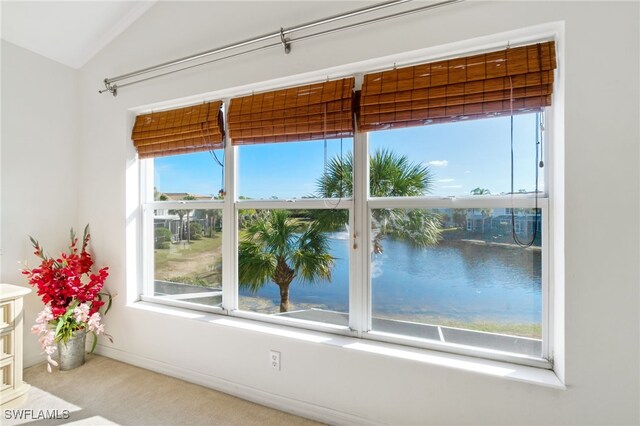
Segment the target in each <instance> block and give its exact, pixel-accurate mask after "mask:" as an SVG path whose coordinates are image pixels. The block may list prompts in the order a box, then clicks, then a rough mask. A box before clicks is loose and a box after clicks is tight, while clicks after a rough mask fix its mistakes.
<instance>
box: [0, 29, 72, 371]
mask: <svg viewBox="0 0 640 426" xmlns="http://www.w3.org/2000/svg"><path fill="white" fill-rule="evenodd" d="M78 76H79V72H78V71H77V70H73V69H71V68H69V67H67V66H65V65H62V64H59V63H57V62H54V61H52V60H50V59H47V58H44V57H42V56H40V55H37V54H35V53H32V52H30V51H28V50H25V49H23V48H21V47H18V46H16V45H14V44H11V43H8V42H6V41H4V40H2V162H1V163H0V173H1V175H2V176H1V179H0V182H1V183H2V187H1V190H0V194H1V196H2V198H1V199H0V209H1V210H2V219H1V220H2V221H1V222H0V229H1V231H2V232H1V235H2V240H1V241H0V243H1V247H2V258H1V263H2V269H1V271H2V275H1V276H0V281H2V282H6V283H12V284H20V285H27V284H26V280H25V279H24V277H23V276H22V275H21V274H20V271H19V269H20V268H21V267H22V265H19V264H18V262H19V261H20V262H24V261H27V262H28V264H29V265H31V266H34V265H36V264H37V259H36V257H35V256H34V255H33V254H32V253H33V249H32V248H31V246H30V243H29V239H28V235H32V236H34V237H35V238H37V239H38V240H40V242H41V243H42V244H43V245H44V247H45V249H46V250H47V252H48V253H50V254H52V255H55V254H57V253H59V252H60V251H61V250H63V249H64V248H65V244H66V243H67V241H68V238H69V237H68V235H69V228H71V227H72V226H73V227H77V221H76V218H77V210H78V188H79V187H78V177H79V168H78V154H79V153H78V135H79V128H78V118H79V109H78V99H79V95H78V85H79V79H78ZM41 309H42V303H41V302H40V299H39V298H38V297H37V296H36V295H35V291H34V292H33V293H31V295H29V296H27V298H26V303H25V318H26V321H25V329H26V333H28V328H29V327H30V326H31V322H32V321H31V320H32V319H34V318H35V315H36V313H37V312H38V311H40V310H41ZM39 359H41V356H40V347H39V346H38V343H37V341H36V339H35V337H33V336H27V337H26V338H25V360H26V362H27V363H30V362H31V363H32V362H35V361H37V360H39Z"/></svg>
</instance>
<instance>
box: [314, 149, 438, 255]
mask: <svg viewBox="0 0 640 426" xmlns="http://www.w3.org/2000/svg"><path fill="white" fill-rule="evenodd" d="M432 184H433V176H432V174H431V171H430V170H429V168H428V167H427V166H424V165H421V164H417V163H413V162H411V161H410V160H409V159H408V158H407V157H406V156H404V155H399V154H396V153H394V152H393V151H391V150H388V149H381V150H378V151H376V152H375V153H374V154H373V155H372V156H371V157H370V159H369V188H370V194H371V196H372V197H411V196H422V195H426V194H428V193H429V192H431V186H432ZM316 185H317V196H319V197H323V198H344V197H351V196H352V194H353V156H352V155H351V153H348V154H347V155H346V156H345V158H344V159H342V158H340V157H334V158H333V159H331V161H330V162H329V164H328V165H327V172H326V173H325V174H324V175H323V176H322V177H321V178H320V179H318V180H317V183H316ZM310 216H311V217H312V218H313V219H315V220H317V221H318V222H319V223H320V224H322V227H323V229H327V230H335V229H338V228H340V227H343V226H344V225H345V224H346V223H347V221H348V213H347V212H346V211H345V210H337V209H336V210H316V211H311V212H310ZM371 219H372V223H373V225H374V227H375V228H376V230H377V233H376V234H375V235H374V238H373V244H374V252H376V253H380V252H382V244H381V240H382V238H383V237H384V236H385V235H393V236H396V237H398V238H403V239H406V240H408V241H410V242H412V243H413V244H415V245H417V246H420V247H426V246H431V245H434V244H436V243H437V242H438V240H439V239H440V232H441V224H440V220H439V216H438V215H437V214H435V213H433V212H431V211H429V210H409V211H407V210H404V209H374V210H372V213H371Z"/></svg>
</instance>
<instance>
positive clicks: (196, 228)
mask: <svg viewBox="0 0 640 426" xmlns="http://www.w3.org/2000/svg"><path fill="white" fill-rule="evenodd" d="M189 234H191V239H192V240H199V239H200V238H202V225H200V224H199V223H198V222H192V223H191V224H190V225H189Z"/></svg>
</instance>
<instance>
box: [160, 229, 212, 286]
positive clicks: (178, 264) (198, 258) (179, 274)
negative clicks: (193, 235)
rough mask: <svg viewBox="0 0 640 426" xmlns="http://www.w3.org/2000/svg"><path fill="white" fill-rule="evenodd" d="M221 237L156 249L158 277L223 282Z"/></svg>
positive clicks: (205, 238) (188, 281) (208, 283)
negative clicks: (221, 280) (221, 278)
mask: <svg viewBox="0 0 640 426" xmlns="http://www.w3.org/2000/svg"><path fill="white" fill-rule="evenodd" d="M221 245H222V238H221V234H220V233H218V234H216V236H214V237H213V238H207V237H203V238H202V239H200V240H193V241H190V242H189V243H187V242H186V241H183V242H179V243H174V244H171V246H170V247H169V248H168V249H155V250H154V255H155V278H156V279H158V280H167V281H175V282H185V283H189V284H199V285H205V286H209V285H213V284H219V283H220V271H221V268H220V265H221V263H222V250H221Z"/></svg>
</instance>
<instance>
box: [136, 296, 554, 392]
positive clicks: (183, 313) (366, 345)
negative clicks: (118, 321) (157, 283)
mask: <svg viewBox="0 0 640 426" xmlns="http://www.w3.org/2000/svg"><path fill="white" fill-rule="evenodd" d="M128 307H129V308H133V309H137V310H141V311H146V312H153V313H157V314H163V315H171V316H174V317H179V318H185V319H191V320H196V321H204V322H208V323H212V324H216V325H218V326H223V327H233V328H238V329H243V330H248V331H253V332H256V333H264V334H271V335H274V336H279V337H283V338H288V339H294V340H299V341H305V342H310V343H317V344H323V345H331V346H336V347H341V348H344V349H346V350H351V351H361V352H367V353H372V354H378V355H381V356H385V357H392V358H397V359H402V360H408V361H413V362H419V363H424V364H429V365H434V366H441V367H445V368H451V369H454V370H462V371H467V372H471V373H476V374H481V375H484V376H489V377H494V378H501V379H505V380H511V381H516V382H522V383H527V384H532V385H537V386H543V387H548V388H553V389H566V386H565V385H564V383H562V381H561V380H560V379H559V378H558V376H556V374H555V373H554V372H553V371H552V370H547V369H543V368H536V367H530V366H525V365H518V364H512V363H507V362H501V361H492V360H486V359H482V358H476V357H471V356H466V355H457V354H450V353H446V352H439V351H435V350H429V349H421V348H413V347H407V346H403V345H398V344H393V343H386V342H377V341H372V340H364V339H358V338H354V337H349V336H340V335H335V334H329V333H323V332H319V331H311V330H305V329H299V328H293V327H288V326H283V325H279V324H271V323H264V322H260V321H255V320H249V319H244V318H238V317H231V316H223V315H217V314H213V313H208V312H201V311H192V310H188V309H183V308H177V307H173V306H167V305H159V304H155V303H150V302H135V303H132V304H130V305H129V306H128Z"/></svg>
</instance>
